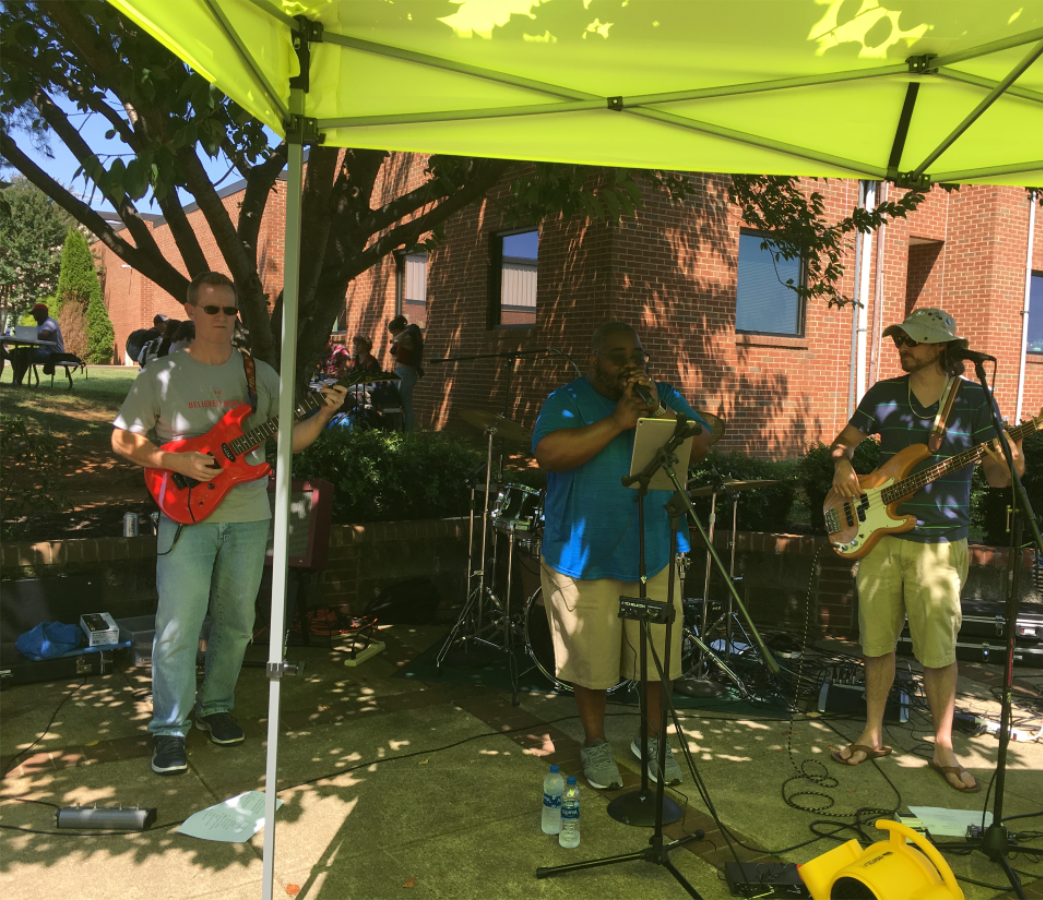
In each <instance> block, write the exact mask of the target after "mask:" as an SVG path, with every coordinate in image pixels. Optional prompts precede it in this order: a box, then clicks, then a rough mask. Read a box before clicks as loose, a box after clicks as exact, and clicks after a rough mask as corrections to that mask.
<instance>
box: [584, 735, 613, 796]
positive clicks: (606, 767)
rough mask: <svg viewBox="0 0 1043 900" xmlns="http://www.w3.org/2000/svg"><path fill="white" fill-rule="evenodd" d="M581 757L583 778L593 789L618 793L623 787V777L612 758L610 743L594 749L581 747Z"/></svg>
mask: <svg viewBox="0 0 1043 900" xmlns="http://www.w3.org/2000/svg"><path fill="white" fill-rule="evenodd" d="M579 757H580V759H581V760H582V761H583V777H584V778H586V779H587V784H589V785H590V786H591V787H592V788H597V789H598V790H599V791H605V790H608V791H618V790H619V789H620V788H621V787H622V786H623V777H622V776H621V775H620V774H619V767H618V766H617V765H616V761H615V760H614V759H613V758H612V746H611V744H609V742H608V741H602V742H601V743H599V744H595V745H594V746H593V747H581V748H580V751H579Z"/></svg>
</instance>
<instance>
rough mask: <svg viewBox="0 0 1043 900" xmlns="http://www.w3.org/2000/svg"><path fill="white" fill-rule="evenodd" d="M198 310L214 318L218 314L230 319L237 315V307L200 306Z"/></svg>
mask: <svg viewBox="0 0 1043 900" xmlns="http://www.w3.org/2000/svg"><path fill="white" fill-rule="evenodd" d="M199 308H200V309H201V310H203V312H205V313H206V314H207V315H208V316H216V315H217V314H218V313H219V312H223V313H224V314H225V315H226V316H229V317H232V318H234V317H235V316H237V315H239V307H238V306H200V307H199Z"/></svg>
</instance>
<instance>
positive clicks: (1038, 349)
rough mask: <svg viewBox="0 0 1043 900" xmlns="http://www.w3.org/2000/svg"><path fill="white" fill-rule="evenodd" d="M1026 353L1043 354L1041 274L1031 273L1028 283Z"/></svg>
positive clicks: (1042, 280)
mask: <svg viewBox="0 0 1043 900" xmlns="http://www.w3.org/2000/svg"><path fill="white" fill-rule="evenodd" d="M1028 352H1029V353H1043V272H1033V273H1032V279H1031V281H1030V282H1029V333H1028Z"/></svg>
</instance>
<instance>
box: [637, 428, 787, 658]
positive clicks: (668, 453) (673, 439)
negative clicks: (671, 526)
mask: <svg viewBox="0 0 1043 900" xmlns="http://www.w3.org/2000/svg"><path fill="white" fill-rule="evenodd" d="M693 429H696V430H693ZM701 432H702V428H701V426H700V425H699V424H698V423H696V422H689V421H688V420H687V419H686V418H685V417H684V416H683V415H681V414H680V413H678V415H677V427H676V428H675V429H674V433H673V434H672V435H671V436H670V440H668V441H667V442H666V443H665V444H664V445H663V446H662V447H660V448H659V452H658V453H656V455H655V456H654V457H653V458H652V460H651V462H649V464H648V465H647V466H646V467H645V470H644V471H643V472H641V473H640V474H639V475H635V476H633V477H631V476H629V475H624V476H623V486H624V487H630V485H632V484H633V483H634V482H636V481H640V480H642V479H643V478H651V477H652V475H653V474H654V473H655V472H656V470H657V469H662V470H663V471H664V472H666V474H667V476H668V477H669V478H670V481H671V482H673V485H674V489H675V490H676V491H677V492H678V494H680V496H681V498H682V499H683V500H684V503H685V506H687V507H688V515H689V516H690V517H691V520H692V521H693V522H695V527H696V528H698V529H699V534H700V535H702V538H703V541H704V542H705V544H706V549H707V552H708V553H709V554H710V556H711V557H713V561H714V563H716V565H717V568H718V570H719V571H720V573H721V577H722V578H723V579H724V582H725V584H727V585H728V590H729V591H731V593H732V599H733V600H734V601H735V605H736V607H737V608H738V609H739V612H740V613H742V617H743V618H744V619H745V620H746V624H747V625H748V626H749V628H750V634H751V635H752V636H753V640H754V642H755V643H756V644H757V647H758V648H759V649H760V651H761V655H762V656H763V658H764V664H765V665H766V666H767V667H768V671H769V672H771V674H772V675H778V674H779V664H778V663H777V662H776V661H775V657H774V656H772V655H771V653H770V652H769V651H768V648H767V646H766V645H765V643H764V639H763V638H762V637H761V635H760V632H759V631H758V630H757V626H756V625H754V624H753V619H752V618H750V614H749V612H747V610H746V604H744V603H743V602H742V598H741V597H740V596H739V592H738V591H737V590H735V584H734V582H733V581H732V579H731V578H730V577H729V576H728V571H727V569H725V567H724V562H723V561H722V560H721V558H720V556H718V555H717V550H716V549H714V546H713V544H712V543H710V539H709V538H708V537H707V536H706V531H705V530H704V529H703V526H702V523H701V522H700V521H699V517H698V516H697V515H696V512H695V507H694V506H693V505H692V498H691V497H689V496H688V492H687V491H686V490H685V489H684V487H683V485H682V484H681V482H680V480H678V477H677V472H676V471H675V469H674V466H676V465H677V462H678V459H677V457H676V456H675V455H674V450H676V449H677V448H678V447H679V446H681V444H682V443H683V442H684V441H685V440H686V439H687V438H689V437H693V436H695V435H697V434H700V433H701Z"/></svg>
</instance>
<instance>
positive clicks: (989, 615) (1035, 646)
mask: <svg viewBox="0 0 1043 900" xmlns="http://www.w3.org/2000/svg"><path fill="white" fill-rule="evenodd" d="M1006 626H1007V616H1006V613H1005V610H1004V604H1003V603H1000V602H999V601H993V602H989V601H982V600H965V601H964V602H963V626H962V627H961V628H960V634H959V636H958V637H957V639H956V658H957V659H961V660H964V661H965V662H980V663H1003V662H1004V660H1005V659H1006V655H1007V654H1006V646H1005V645H1004V643H1003V633H1004V631H1005V630H1006ZM898 652H899V653H901V654H903V655H906V656H911V655H912V652H913V648H912V639H911V638H910V637H909V626H908V624H907V625H906V626H905V628H904V629H902V636H901V637H900V638H899V639H898ZM1014 664H1015V665H1020V666H1041V667H1043V607H1040V606H1039V605H1038V604H1030V605H1027V604H1025V603H1022V604H1021V607H1020V608H1019V609H1018V618H1017V622H1016V624H1015V626H1014Z"/></svg>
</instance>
